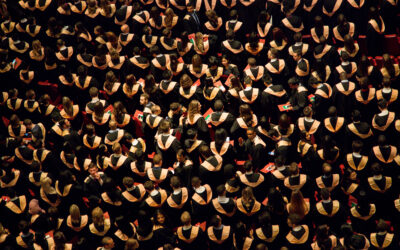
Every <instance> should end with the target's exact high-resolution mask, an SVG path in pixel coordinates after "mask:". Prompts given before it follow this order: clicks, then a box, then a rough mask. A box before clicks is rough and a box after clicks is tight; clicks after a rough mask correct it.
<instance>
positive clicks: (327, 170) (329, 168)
mask: <svg viewBox="0 0 400 250" xmlns="http://www.w3.org/2000/svg"><path fill="white" fill-rule="evenodd" d="M322 173H323V174H324V175H325V176H329V175H331V174H332V166H331V165H330V164H329V163H326V162H325V163H324V164H322Z"/></svg>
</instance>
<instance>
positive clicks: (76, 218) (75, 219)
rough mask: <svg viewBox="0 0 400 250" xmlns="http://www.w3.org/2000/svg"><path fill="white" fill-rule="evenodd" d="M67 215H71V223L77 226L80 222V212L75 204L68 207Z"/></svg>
mask: <svg viewBox="0 0 400 250" xmlns="http://www.w3.org/2000/svg"><path fill="white" fill-rule="evenodd" d="M69 215H71V222H72V223H74V224H78V223H79V222H80V220H81V210H80V209H79V207H78V206H77V205H76V204H72V205H71V206H70V207H69Z"/></svg>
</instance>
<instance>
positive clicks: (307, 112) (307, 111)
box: [303, 106, 313, 118]
mask: <svg viewBox="0 0 400 250" xmlns="http://www.w3.org/2000/svg"><path fill="white" fill-rule="evenodd" d="M303 114H304V116H305V117H310V118H311V117H312V115H313V110H312V108H311V107H310V106H306V107H305V108H304V109H303Z"/></svg>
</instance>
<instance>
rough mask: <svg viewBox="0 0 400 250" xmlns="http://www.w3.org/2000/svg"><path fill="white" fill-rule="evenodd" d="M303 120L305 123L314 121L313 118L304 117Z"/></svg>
mask: <svg viewBox="0 0 400 250" xmlns="http://www.w3.org/2000/svg"><path fill="white" fill-rule="evenodd" d="M304 120H305V121H306V122H314V119H313V118H310V117H304Z"/></svg>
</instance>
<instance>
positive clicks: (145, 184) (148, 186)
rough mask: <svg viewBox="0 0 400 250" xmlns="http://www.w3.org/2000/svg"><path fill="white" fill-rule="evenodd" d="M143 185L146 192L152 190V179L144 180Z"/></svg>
mask: <svg viewBox="0 0 400 250" xmlns="http://www.w3.org/2000/svg"><path fill="white" fill-rule="evenodd" d="M143 186H144V189H146V191H147V192H148V193H150V192H151V191H153V190H154V183H153V182H152V181H146V182H145V183H144V185H143Z"/></svg>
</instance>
